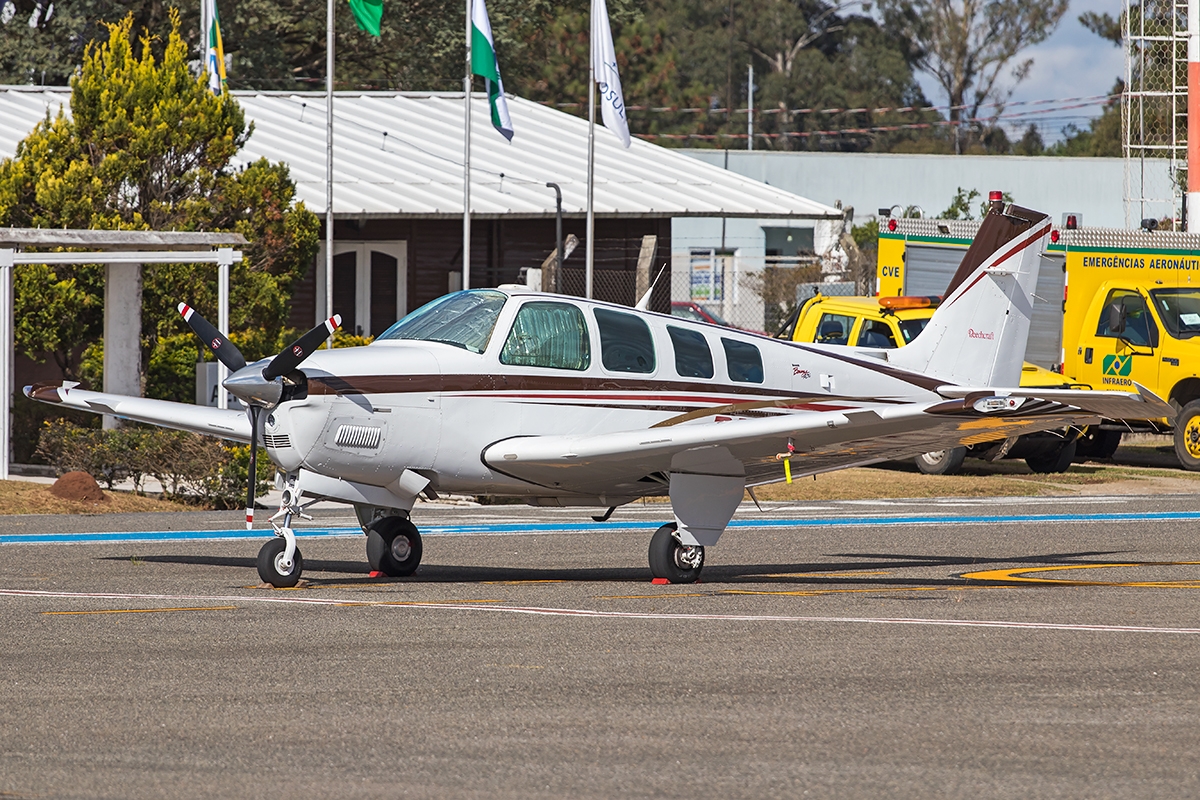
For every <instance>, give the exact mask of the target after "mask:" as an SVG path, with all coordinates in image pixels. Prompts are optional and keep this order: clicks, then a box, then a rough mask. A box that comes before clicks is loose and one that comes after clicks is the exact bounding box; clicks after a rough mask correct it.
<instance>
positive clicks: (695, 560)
mask: <svg viewBox="0 0 1200 800" xmlns="http://www.w3.org/2000/svg"><path fill="white" fill-rule="evenodd" d="M703 568H704V548H703V547H701V546H700V545H690V544H684V543H683V542H681V541H680V540H679V526H678V525H677V524H676V523H674V522H671V523H668V524H666V525H663V526H662V527H661V528H659V529H658V530H656V531H655V532H654V535H653V536H651V537H650V573H651V574H652V575H654V577H656V578H666V579H667V580H668V581H670V582H671V583H695V582H696V581H697V580H698V579H699V578H700V570H701V569H703Z"/></svg>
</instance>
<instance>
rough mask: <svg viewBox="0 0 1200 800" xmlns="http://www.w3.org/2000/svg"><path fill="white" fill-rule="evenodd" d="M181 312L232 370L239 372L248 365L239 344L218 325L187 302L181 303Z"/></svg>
mask: <svg viewBox="0 0 1200 800" xmlns="http://www.w3.org/2000/svg"><path fill="white" fill-rule="evenodd" d="M179 313H180V314H182V315H183V321H184V322H186V323H187V324H188V326H189V327H190V328H191V329H192V330H193V331H195V332H196V335H197V336H199V337H200V341H202V342H204V343H205V344H207V345H208V346H209V348H211V349H212V351H213V353H215V354H216V356H217V360H218V361H220V362H221V363H222V364H224V365H225V366H227V367H229V371H230V372H237V371H238V370H239V369H241V368H242V367H244V366H246V359H245V357H243V356H242V351H240V350H238V349H237V345H235V344H234V343H233V342H231V341H229V337H228V336H225V335H224V334H223V333H221V332H220V331H219V330H217V326H216V325H213V324H212V323H211V322H209V321H208V320H206V319H205V318H204V317H202V316H200V315H199V314H197V313H196V309H194V308H192V307H191V306H189V305H188V304H187V303H180V304H179Z"/></svg>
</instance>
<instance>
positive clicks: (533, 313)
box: [500, 302, 592, 370]
mask: <svg viewBox="0 0 1200 800" xmlns="http://www.w3.org/2000/svg"><path fill="white" fill-rule="evenodd" d="M500 363H501V364H510V365H512V366H516V367H549V368H551V369H575V370H584V369H587V368H588V367H589V366H590V365H591V363H592V355H591V349H590V348H589V346H588V330H587V323H585V322H584V321H583V312H582V311H580V310H579V309H578V308H577V307H575V306H573V305H570V304H568V303H541V302H535V303H526V304H525V305H523V306H521V310H520V311H518V312H517V318H516V320H515V321H514V322H513V326H512V331H511V332H510V333H509V334H508V341H506V342H505V343H504V349H503V350H501V351H500Z"/></svg>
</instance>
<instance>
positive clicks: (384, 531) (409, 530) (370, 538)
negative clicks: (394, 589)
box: [367, 517, 421, 578]
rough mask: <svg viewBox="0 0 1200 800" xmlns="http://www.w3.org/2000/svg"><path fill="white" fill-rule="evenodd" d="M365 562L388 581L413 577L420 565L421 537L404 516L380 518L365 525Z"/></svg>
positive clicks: (415, 527) (414, 526)
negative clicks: (385, 576)
mask: <svg viewBox="0 0 1200 800" xmlns="http://www.w3.org/2000/svg"><path fill="white" fill-rule="evenodd" d="M367 562H368V563H370V565H371V571H372V572H382V573H383V574H384V575H387V576H388V577H391V578H402V577H404V576H406V575H412V574H413V573H414V572H416V571H417V567H418V566H420V564H421V534H420V532H418V531H417V526H416V525H413V524H412V521H411V520H409V519H407V518H405V517H383V518H381V519H377V520H375V521H374V522H372V523H371V524H370V525H368V526H367Z"/></svg>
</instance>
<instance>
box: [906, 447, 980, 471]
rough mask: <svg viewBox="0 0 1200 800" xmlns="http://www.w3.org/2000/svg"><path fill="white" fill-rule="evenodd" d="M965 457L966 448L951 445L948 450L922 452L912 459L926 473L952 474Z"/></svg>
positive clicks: (960, 465)
mask: <svg viewBox="0 0 1200 800" xmlns="http://www.w3.org/2000/svg"><path fill="white" fill-rule="evenodd" d="M966 457H967V448H965V447H952V448H950V449H949V450H935V451H933V452H932V453H922V454H921V455H919V456H917V457H916V458H914V459H913V461H915V462H916V464H917V469H918V470H919V471H920V472H923V473H924V474H926V475H953V474H954V473H956V472H958V470H959V468H960V467H962V463H963V459H964V458H966Z"/></svg>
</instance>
